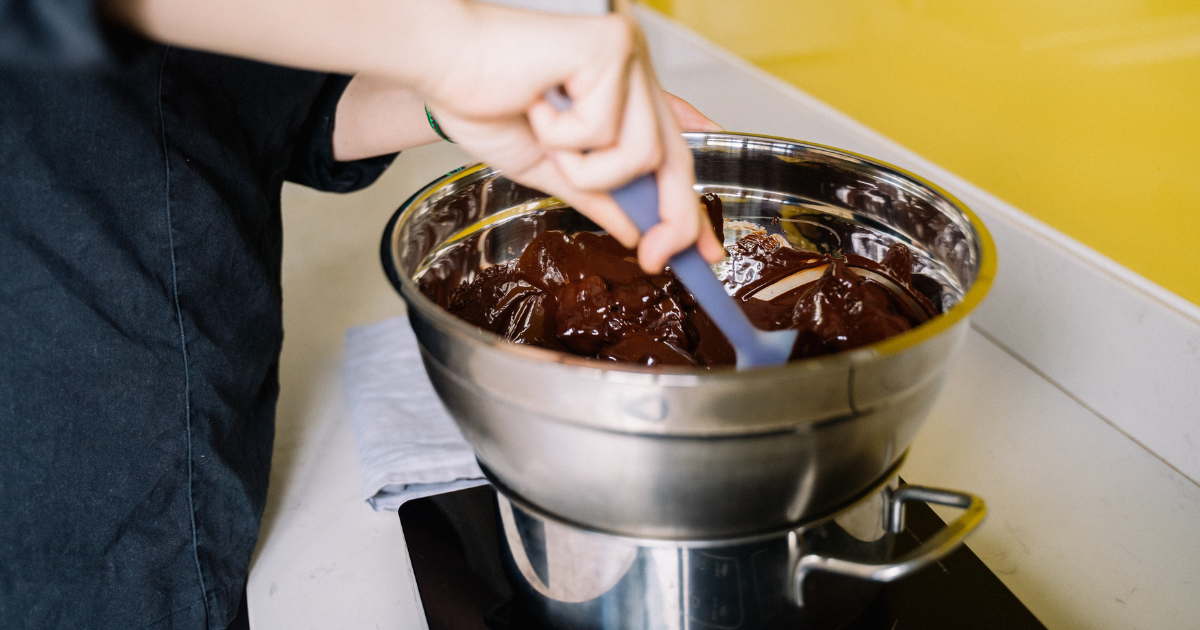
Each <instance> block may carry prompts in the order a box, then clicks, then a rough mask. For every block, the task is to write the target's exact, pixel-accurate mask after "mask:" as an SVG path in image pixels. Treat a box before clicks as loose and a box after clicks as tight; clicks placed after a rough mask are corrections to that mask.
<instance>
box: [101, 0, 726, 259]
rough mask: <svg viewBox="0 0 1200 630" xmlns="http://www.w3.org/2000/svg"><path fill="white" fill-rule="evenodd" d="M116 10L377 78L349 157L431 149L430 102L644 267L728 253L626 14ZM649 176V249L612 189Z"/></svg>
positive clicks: (482, 8) (183, 39)
mask: <svg viewBox="0 0 1200 630" xmlns="http://www.w3.org/2000/svg"><path fill="white" fill-rule="evenodd" d="M106 2H107V4H105V5H104V9H105V10H106V12H107V13H108V14H109V15H110V16H112V17H113V18H114V19H116V20H118V21H120V22H122V23H124V24H125V25H127V26H129V27H130V28H132V29H134V30H136V31H139V32H141V33H143V34H144V35H146V36H148V37H150V38H153V39H157V40H160V41H164V42H167V43H171V44H176V45H182V46H187V47H191V48H197V49H201V50H208V51H212V52H217V53H223V54H230V55H237V56H242V57H247V58H251V59H257V60H260V61H266V62H271V63H276V64H281V65H288V66H295V67H301V68H308V69H313V70H323V71H333V72H342V73H346V74H354V75H358V76H360V77H371V78H361V79H359V78H356V79H355V81H353V82H352V83H351V86H350V87H349V88H348V90H347V95H346V96H344V97H343V99H344V101H345V102H343V103H340V104H339V107H338V109H339V112H338V118H339V119H340V120H341V122H338V123H337V124H336V125H335V134H334V135H335V140H334V141H335V147H339V148H338V152H337V153H335V155H336V156H337V157H338V158H339V159H342V158H343V157H345V158H346V159H350V158H351V157H365V156H367V155H370V154H372V153H376V152H383V153H388V152H391V151H395V150H396V149H398V148H406V146H410V143H414V142H415V143H420V142H423V141H427V140H431V139H432V138H430V137H429V136H428V135H427V134H426V132H425V131H423V130H421V129H420V125H416V124H415V121H416V120H420V119H421V118H420V117H418V116H417V115H416V114H418V113H420V114H421V115H422V116H423V107H422V108H421V109H420V110H419V112H418V110H417V107H416V104H417V100H418V99H420V101H422V102H423V103H427V104H428V105H429V106H430V107H431V109H433V111H434V112H435V113H436V114H437V116H438V119H439V122H441V123H442V126H443V128H444V129H445V130H446V132H447V133H448V134H449V135H450V136H452V137H454V139H455V141H457V142H458V143H459V144H460V145H461V146H462V147H463V149H465V150H466V151H467V152H468V153H471V154H472V155H473V156H475V157H476V158H478V159H480V160H483V161H485V162H488V163H490V164H492V165H493V166H496V167H498V168H500V169H502V170H503V171H504V172H505V174H506V175H508V176H509V177H511V178H512V179H515V180H517V181H519V182H521V183H523V184H526V185H529V186H532V187H534V188H538V189H540V190H544V191H546V192H548V193H550V194H552V195H554V196H556V197H558V198H560V199H563V200H564V201H566V202H567V203H570V204H571V205H572V206H574V207H575V208H577V209H578V210H579V211H580V212H583V213H584V214H586V215H588V216H589V217H591V218H592V219H593V220H595V221H596V222H597V223H599V224H600V225H601V226H602V227H604V228H605V229H607V230H608V231H609V232H610V233H612V234H613V235H614V236H616V237H617V238H618V239H619V240H621V241H622V242H623V243H625V244H626V245H629V246H632V245H634V244H635V243H637V244H638V247H639V252H638V256H639V259H640V261H641V263H642V266H643V267H644V268H646V269H647V270H650V271H656V270H658V269H661V268H662V266H663V265H664V264H665V263H666V260H667V258H668V257H669V256H670V255H672V254H673V253H675V252H677V251H679V250H681V249H683V248H684V247H687V246H688V245H690V244H692V243H696V244H697V245H698V246H699V247H700V250H701V252H703V253H704V254H705V255H706V256H707V257H708V258H709V259H710V260H715V259H717V258H719V257H720V255H721V247H720V244H718V243H717V242H716V238H715V237H713V236H712V231H711V230H708V229H705V226H704V223H705V222H706V221H707V219H705V218H704V217H703V216H702V215H701V213H699V212H698V211H697V206H696V200H695V195H694V194H693V192H692V186H693V184H694V183H695V180H694V175H693V174H692V164H691V153H690V152H689V151H688V150H687V147H686V146H684V144H683V142H682V140H681V139H680V137H679V130H680V129H679V124H678V122H677V121H676V120H675V117H674V116H673V115H672V113H671V110H672V106H671V104H670V103H669V102H668V100H667V97H666V96H664V93H663V92H662V90H661V88H659V87H658V83H657V80H656V78H655V77H654V71H653V68H652V67H651V65H650V61H649V55H648V53H647V51H646V47H645V43H644V42H643V41H642V35H641V31H640V30H639V29H638V27H637V25H636V23H634V21H633V19H632V18H631V17H629V15H627V14H624V13H618V14H612V15H607V16H599V17H571V16H558V15H547V14H541V13H533V12H526V11H517V10H513V9H506V8H501V7H496V6H491V5H485V4H477V3H474V2H470V1H468V0H207V1H205V2H196V1H195V0H106ZM356 84H357V85H356ZM401 86H403V87H401ZM555 86H564V87H565V89H566V90H567V93H568V94H569V95H570V96H571V98H572V99H573V101H574V106H573V107H572V109H571V111H568V112H557V111H555V110H554V109H553V108H552V107H550V105H549V104H548V103H546V102H545V101H544V100H543V98H542V94H544V93H545V91H546V90H547V89H549V88H551V87H555ZM392 108H396V109H392ZM343 114H344V115H345V118H343V117H342V116H343ZM401 121H413V122H414V124H409V123H408V122H403V123H402V122H401ZM376 125H382V126H376ZM338 127H341V130H337V129H338ZM649 172H654V173H656V177H657V179H658V184H659V198H660V207H659V214H660V216H661V217H662V223H660V224H659V225H657V226H655V227H654V228H653V229H651V230H650V231H649V232H647V233H646V234H645V235H640V236H641V238H640V242H639V234H638V231H637V229H636V228H635V227H634V226H633V223H632V222H631V221H630V220H629V219H628V217H626V216H625V215H624V213H622V212H621V211H620V209H619V208H618V207H617V205H616V203H615V202H614V201H613V200H612V198H611V197H610V196H609V194H608V191H609V190H611V189H613V188H616V187H617V186H619V185H621V184H623V183H625V182H628V181H630V180H631V179H633V178H634V177H637V176H638V175H641V174H643V173H649Z"/></svg>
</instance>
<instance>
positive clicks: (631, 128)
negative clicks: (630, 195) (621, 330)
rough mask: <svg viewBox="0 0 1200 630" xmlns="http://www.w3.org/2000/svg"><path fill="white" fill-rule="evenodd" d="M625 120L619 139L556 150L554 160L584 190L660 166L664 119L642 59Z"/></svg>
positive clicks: (633, 77)
mask: <svg viewBox="0 0 1200 630" xmlns="http://www.w3.org/2000/svg"><path fill="white" fill-rule="evenodd" d="M629 83H630V84H629V92H628V98H627V99H626V101H625V104H624V105H625V107H624V115H623V117H622V118H623V124H622V125H621V128H620V130H619V135H618V137H617V143H616V144H615V145H613V146H611V147H605V148H599V149H593V150H591V151H588V152H586V153H585V152H583V151H556V152H554V154H553V156H554V160H555V161H556V162H558V164H559V166H560V167H562V170H563V173H565V174H566V176H567V178H568V179H569V180H570V181H571V183H572V184H573V185H574V186H576V187H578V188H581V189H583V190H596V191H599V190H612V189H614V188H619V187H620V186H622V185H623V184H625V183H627V182H629V181H630V180H631V179H633V178H634V177H637V176H639V175H642V174H644V173H649V172H652V171H654V170H657V169H658V167H659V165H660V164H661V163H662V159H663V147H662V140H661V138H662V136H661V133H660V130H661V127H662V123H663V121H662V120H660V116H659V115H658V112H657V111H656V110H657V108H656V105H655V102H654V99H653V97H652V91H651V86H650V85H649V82H648V77H647V76H646V72H645V68H644V67H643V66H642V64H641V63H638V64H637V65H635V66H634V68H633V69H632V71H631V72H630V74H629Z"/></svg>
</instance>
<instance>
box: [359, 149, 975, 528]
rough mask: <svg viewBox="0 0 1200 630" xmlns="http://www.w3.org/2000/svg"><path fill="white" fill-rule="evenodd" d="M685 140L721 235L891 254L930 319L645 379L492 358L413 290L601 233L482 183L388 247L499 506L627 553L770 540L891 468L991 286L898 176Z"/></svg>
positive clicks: (819, 153)
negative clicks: (775, 357) (841, 343)
mask: <svg viewBox="0 0 1200 630" xmlns="http://www.w3.org/2000/svg"><path fill="white" fill-rule="evenodd" d="M685 137H686V139H687V142H688V144H689V146H690V147H691V149H692V152H693V156H694V157H695V164H696V177H697V181H698V182H699V185H698V192H703V191H711V192H715V193H717V194H718V195H720V196H721V198H722V200H723V201H724V206H725V217H726V219H737V220H742V221H747V222H750V223H754V224H757V225H760V226H762V227H764V228H766V229H768V230H769V231H771V232H774V233H778V234H782V235H783V236H784V237H786V238H787V239H788V240H789V242H791V243H792V244H793V245H795V246H797V247H801V248H806V249H814V250H819V251H830V250H833V249H841V250H842V251H848V252H852V253H856V254H859V255H862V256H866V257H868V258H872V259H874V260H879V259H881V258H882V256H883V254H884V252H885V251H886V250H887V248H888V247H889V246H890V245H891V244H892V243H895V242H902V243H904V244H905V245H907V246H908V247H909V248H910V249H912V251H913V253H914V272H915V273H916V274H918V275H917V276H916V283H917V286H918V288H920V289H921V290H922V291H923V292H924V293H926V294H927V295H929V296H930V297H931V298H932V299H933V300H934V301H935V303H937V304H938V305H939V306H940V307H941V308H942V309H943V310H944V312H943V314H941V315H940V316H938V317H935V318H933V319H931V320H930V321H928V322H926V323H925V324H923V325H921V326H918V327H917V328H914V329H913V330H910V331H908V332H906V333H904V334H901V335H898V336H895V337H892V338H890V339H887V340H884V341H882V342H879V343H876V344H872V345H870V346H866V347H863V348H859V349H856V350H852V351H848V352H842V353H839V354H834V355H828V356H822V357H817V358H812V359H806V360H802V361H794V362H792V363H789V364H787V365H785V366H782V367H775V368H765V369H756V370H749V371H741V372H739V371H735V370H734V369H732V368H722V369H713V370H704V369H697V368H690V369H685V368H659V369H644V368H638V367H632V366H625V365H617V364H614V363H610V362H602V361H598V360H592V359H584V358H580V357H576V356H570V355H566V354H560V353H555V352H551V351H548V350H543V349H539V348H533V347H529V346H522V345H516V344H512V343H508V342H506V341H504V340H503V339H501V338H499V337H497V336H495V335H493V334H491V333H487V332H484V331H482V330H480V329H478V328H475V327H474V326H471V325H469V324H467V323H465V322H463V321H461V320H459V319H457V318H455V317H454V316H452V315H450V314H449V313H447V312H446V311H445V310H443V309H442V308H440V307H439V306H438V305H437V304H436V303H435V302H434V301H432V300H430V299H429V298H428V297H426V296H425V295H424V294H423V293H422V292H421V289H420V286H421V284H422V283H426V284H427V285H428V286H435V285H438V284H444V283H445V282H447V281H448V282H449V283H450V284H455V283H457V282H460V281H461V282H468V281H470V280H471V279H472V278H474V277H475V275H476V274H477V273H478V272H479V271H481V270H482V269H484V268H486V267H487V266H489V265H492V264H497V263H502V262H505V261H507V260H510V259H512V258H514V257H517V256H519V255H520V253H521V251H522V250H523V249H524V247H525V245H526V244H528V243H529V242H530V241H531V240H532V239H533V238H534V236H535V235H536V234H538V233H540V232H542V231H544V230H548V229H563V230H566V231H568V232H577V231H581V230H595V229H597V228H596V226H595V225H593V224H592V223H591V222H589V221H588V220H587V219H585V218H583V217H582V216H580V215H579V214H577V213H575V212H574V211H573V210H571V209H569V208H565V207H563V205H562V204H561V203H560V202H558V201H557V200H555V199H553V198H547V197H546V196H545V195H544V194H542V193H539V192H537V191H534V190H531V189H529V188H525V187H523V186H520V185H517V184H515V183H513V182H511V181H509V180H507V179H504V178H503V177H501V175H500V174H499V173H498V172H496V171H494V170H493V169H490V168H488V167H486V166H483V165H475V166H469V167H464V168H462V169H459V170H457V171H455V172H452V173H450V174H448V175H446V176H445V177H442V178H441V179H438V180H437V181H435V182H433V183H431V184H430V185H428V186H426V187H425V188H424V189H423V190H421V191H420V192H418V193H417V194H416V195H414V196H413V197H412V198H410V199H409V200H408V201H407V202H405V203H404V205H403V206H401V208H400V209H399V210H398V211H397V213H396V215H395V216H394V217H393V218H392V221H391V222H390V223H389V225H388V227H387V229H386V231H385V234H384V239H383V245H382V255H383V262H384V267H385V269H386V270H387V273H388V276H389V278H390V279H391V281H392V283H393V284H394V285H395V287H396V288H397V290H398V291H399V292H400V294H401V295H402V296H403V297H404V299H405V301H406V302H407V303H408V307H409V310H408V312H409V317H410V319H411V321H412V326H413V330H414V331H415V332H416V336H417V339H418V341H419V342H420V346H421V353H422V358H423V359H424V362H425V366H426V369H427V371H428V373H429V377H430V379H431V380H432V382H433V385H434V387H435V388H436V389H437V391H438V394H439V395H440V396H441V398H442V400H443V401H444V402H445V404H446V406H447V408H449V410H450V413H451V415H453V417H454V418H455V420H456V421H457V423H458V426H459V428H461V429H462V432H463V435H464V436H465V437H466V439H467V441H468V442H469V443H470V444H471V446H472V447H473V448H474V449H475V453H476V455H477V456H478V458H479V461H480V462H481V463H482V464H483V465H484V466H486V467H487V468H488V470H489V472H490V473H491V474H492V475H494V476H495V478H496V479H498V480H500V481H501V482H502V483H503V485H504V486H505V487H507V488H508V489H509V491H511V492H513V493H515V494H516V495H518V496H520V497H522V498H523V499H524V500H526V501H528V502H529V503H530V504H532V505H534V506H537V508H538V509H540V510H543V511H544V512H546V513H548V514H552V515H555V516H556V517H558V518H561V519H563V520H564V521H567V522H574V523H578V524H581V525H583V526H586V527H588V528H590V529H593V530H599V531H606V532H610V533H614V534H621V535H627V536H639V537H647V538H667V539H700V538H722V537H731V536H744V535H748V534H751V533H754V532H760V531H774V530H778V529H780V528H782V527H785V526H790V525H795V524H800V523H804V522H807V521H810V520H812V519H814V518H817V517H819V516H821V515H823V514H827V513H830V512H831V511H833V510H835V509H837V508H839V507H841V506H842V505H844V504H845V503H846V502H847V501H849V500H850V499H851V498H853V497H854V496H856V495H857V494H859V493H860V492H862V491H863V489H864V488H866V487H868V486H869V485H870V484H871V483H872V482H874V481H875V480H877V479H878V478H879V477H880V476H881V475H882V474H883V473H884V472H885V471H887V470H889V468H890V467H891V466H892V465H893V464H894V463H895V462H896V461H897V460H898V459H899V458H900V456H901V454H902V453H904V451H905V449H906V448H907V447H908V445H909V443H910V442H911V441H912V439H913V437H914V435H915V434H916V432H917V429H918V428H919V426H920V425H921V422H922V421H923V420H924V418H925V416H926V414H927V413H928V411H929V408H930V406H931V405H932V404H933V402H934V398H935V397H936V395H937V393H938V390H939V389H940V387H941V385H942V382H943V381H944V379H945V377H946V373H947V370H948V369H949V367H950V365H951V359H952V358H953V356H954V353H955V351H956V349H957V348H958V346H959V344H960V342H961V340H962V337H963V335H964V334H965V331H966V330H967V314H968V313H969V312H970V311H971V309H973V308H974V307H975V306H976V305H977V304H978V303H979V301H980V300H981V299H982V298H983V295H984V293H986V292H987V289H988V287H989V285H990V284H991V281H992V276H993V272H994V270H995V265H996V258H995V249H994V246H993V245H992V242H991V239H990V237H989V236H988V234H987V231H986V230H985V229H984V227H983V225H982V224H981V223H980V222H979V219H978V218H977V217H975V216H974V215H973V214H972V213H971V212H970V210H968V209H967V208H966V207H965V206H963V205H962V204H961V203H960V202H958V201H957V200H956V199H954V198H953V197H952V196H950V195H949V194H947V193H946V192H944V191H942V190H941V189H939V188H938V187H937V186H935V185H933V184H931V183H929V182H927V181H925V180H923V179H921V178H919V177H917V176H915V175H912V174H911V173H907V172H905V171H903V170H900V169H898V168H896V167H894V166H890V165H887V164H883V163H881V162H878V161H875V160H872V159H870V158H866V157H863V156H860V155H855V154H852V153H848V152H845V151H840V150H837V149H832V148H829V147H824V146H819V145H814V144H808V143H803V142H797V141H794V140H786V139H781V138H770V137H764V136H754V135H745V134H733V133H703V134H685ZM734 232H735V231H734V230H732V229H730V230H727V240H729V239H732V238H733V237H734V236H735V234H734ZM434 280H437V282H434Z"/></svg>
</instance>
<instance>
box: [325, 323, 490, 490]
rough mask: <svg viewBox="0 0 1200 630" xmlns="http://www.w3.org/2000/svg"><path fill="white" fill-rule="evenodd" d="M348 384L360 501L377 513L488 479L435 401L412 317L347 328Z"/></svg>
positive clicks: (483, 482) (473, 454)
mask: <svg viewBox="0 0 1200 630" xmlns="http://www.w3.org/2000/svg"><path fill="white" fill-rule="evenodd" d="M345 375H346V389H347V391H348V392H349V395H350V413H351V416H352V417H353V419H354V438H355V441H356V442H357V443H358V460H359V465H360V467H361V469H362V491H363V498H365V499H366V501H367V503H369V504H370V505H371V507H373V508H375V509H376V510H379V511H385V510H387V511H391V510H396V509H398V508H399V507H400V504H402V503H404V502H405V501H408V500H410V499H417V498H420V497H424V496H429V495H431V494H439V493H442V492H449V491H451V490H458V489H460V488H469V487H471V486H479V485H483V484H485V483H487V481H486V480H485V479H484V478H483V473H482V472H481V471H480V470H479V464H478V463H477V462H476V461H475V453H474V452H473V451H472V450H471V447H470V446H468V445H467V442H466V441H465V440H463V437H462V434H461V433H459V431H458V427H457V426H455V424H454V421H453V420H451V419H450V415H449V414H448V413H447V412H446V408H445V407H444V406H443V405H442V401H441V400H440V399H438V396H437V393H436V392H434V390H433V385H432V384H430V382H429V376H427V375H426V374H425V366H424V364H422V363H421V352H420V350H418V349H417V338H416V336H414V335H413V331H412V327H411V326H409V323H408V317H407V316H401V317H396V318H393V319H389V320H385V321H382V322H378V323H375V324H369V325H367V326H358V327H355V328H351V329H349V330H347V331H346V355H345Z"/></svg>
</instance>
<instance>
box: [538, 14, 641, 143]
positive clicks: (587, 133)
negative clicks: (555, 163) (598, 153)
mask: <svg viewBox="0 0 1200 630" xmlns="http://www.w3.org/2000/svg"><path fill="white" fill-rule="evenodd" d="M604 24H605V27H604V29H603V30H606V31H611V35H610V36H609V37H606V38H604V40H603V42H602V44H601V48H602V52H603V54H602V55H601V57H602V58H601V59H600V60H599V61H600V63H599V68H598V69H596V70H593V71H592V72H581V73H579V74H575V75H572V76H571V77H569V78H568V79H567V80H566V81H565V83H564V84H563V85H562V86H561V87H562V88H563V89H565V91H566V95H567V97H568V98H569V100H570V107H569V108H567V109H565V110H563V111H560V110H558V109H556V108H555V107H554V106H553V105H552V104H551V103H549V102H547V101H546V99H545V98H541V99H538V100H537V101H536V102H535V103H534V104H533V105H532V106H531V107H530V108H529V111H528V116H529V122H530V124H531V125H532V126H533V129H534V130H535V134H536V135H537V138H538V141H539V142H541V144H542V146H544V147H546V148H548V149H566V150H575V151H587V150H595V149H602V148H605V147H611V146H613V145H614V144H616V143H617V141H618V133H619V130H620V129H621V127H622V124H623V115H624V113H625V110H626V108H625V103H626V102H627V101H628V88H629V73H630V70H631V67H632V65H633V61H634V58H635V56H634V50H633V41H634V36H633V34H632V33H631V32H630V30H629V29H630V26H629V24H628V23H627V22H626V21H624V20H615V19H614V20H609V21H607V22H605V23H604ZM558 87H559V86H554V87H551V88H550V89H557V88H558Z"/></svg>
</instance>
